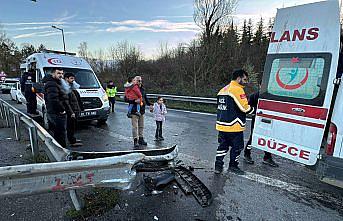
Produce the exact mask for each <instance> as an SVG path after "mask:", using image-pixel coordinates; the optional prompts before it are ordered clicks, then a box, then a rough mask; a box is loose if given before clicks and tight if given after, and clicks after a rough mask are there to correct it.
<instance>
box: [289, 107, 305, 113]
mask: <svg viewBox="0 0 343 221" xmlns="http://www.w3.org/2000/svg"><path fill="white" fill-rule="evenodd" d="M292 111H293V112H297V113H305V109H302V108H299V107H296V108H292Z"/></svg>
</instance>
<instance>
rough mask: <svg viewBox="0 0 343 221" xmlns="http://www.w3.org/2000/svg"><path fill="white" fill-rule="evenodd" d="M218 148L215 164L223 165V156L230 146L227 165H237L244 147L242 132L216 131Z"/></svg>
mask: <svg viewBox="0 0 343 221" xmlns="http://www.w3.org/2000/svg"><path fill="white" fill-rule="evenodd" d="M218 143H219V146H218V149H217V155H216V163H215V164H216V166H220V167H223V165H224V161H223V160H224V157H225V156H226V154H227V152H228V151H229V149H230V147H231V150H230V164H229V166H237V165H238V159H239V156H240V154H241V151H242V150H243V148H244V136H243V131H242V132H221V131H219V133H218Z"/></svg>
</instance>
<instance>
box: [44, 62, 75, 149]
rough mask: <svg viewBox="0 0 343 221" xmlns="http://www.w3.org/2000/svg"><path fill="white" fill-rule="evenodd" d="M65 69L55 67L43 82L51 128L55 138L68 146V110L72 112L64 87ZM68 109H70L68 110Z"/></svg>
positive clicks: (62, 144) (63, 145)
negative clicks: (62, 81)
mask: <svg viewBox="0 0 343 221" xmlns="http://www.w3.org/2000/svg"><path fill="white" fill-rule="evenodd" d="M62 77H63V70H62V69H60V68H57V67H56V68H53V69H52V71H51V74H47V75H46V76H45V77H44V78H43V80H42V82H43V83H44V100H45V106H46V110H47V113H48V121H49V129H50V130H51V132H52V133H53V135H52V136H53V137H54V139H55V140H56V141H57V142H58V143H59V144H60V145H61V146H62V147H66V146H67V144H66V132H67V129H66V125H67V111H68V112H69V111H70V112H72V110H71V107H70V105H69V102H68V96H67V95H66V93H64V91H63V89H62V83H61V80H62ZM67 109H68V110H67Z"/></svg>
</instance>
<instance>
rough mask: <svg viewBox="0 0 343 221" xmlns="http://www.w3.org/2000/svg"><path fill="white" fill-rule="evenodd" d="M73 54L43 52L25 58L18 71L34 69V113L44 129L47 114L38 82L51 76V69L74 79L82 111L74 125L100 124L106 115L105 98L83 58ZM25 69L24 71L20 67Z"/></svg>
mask: <svg viewBox="0 0 343 221" xmlns="http://www.w3.org/2000/svg"><path fill="white" fill-rule="evenodd" d="M75 55H76V54H75V53H68V52H59V51H52V50H45V51H43V52H40V53H34V54H32V55H30V56H29V57H27V59H26V60H25V63H23V64H22V65H21V66H20V67H21V69H22V68H25V69H26V71H27V70H29V69H30V67H34V69H35V72H36V84H35V88H36V90H37V93H36V95H37V111H38V112H39V115H40V116H41V117H42V118H43V121H44V126H45V127H46V128H47V127H48V120H47V110H46V106H45V101H44V94H43V93H42V92H43V91H42V88H43V84H42V79H43V78H44V76H45V75H47V74H51V71H52V69H53V68H54V67H59V68H61V69H62V70H63V71H64V73H67V72H70V73H73V74H74V75H75V79H76V80H75V81H76V82H77V83H78V84H79V85H80V88H79V89H78V90H77V91H78V93H79V94H80V97H81V103H82V108H83V111H82V112H81V113H79V116H77V119H78V121H91V120H97V121H98V123H100V124H103V123H105V122H106V121H107V118H108V116H109V113H110V107H109V102H108V97H107V95H106V92H105V90H104V89H103V88H102V86H101V84H100V81H99V80H98V78H97V76H96V74H95V73H94V71H93V70H92V68H91V66H90V65H89V64H88V63H87V61H86V60H84V59H83V58H79V57H75ZM24 66H25V67H24Z"/></svg>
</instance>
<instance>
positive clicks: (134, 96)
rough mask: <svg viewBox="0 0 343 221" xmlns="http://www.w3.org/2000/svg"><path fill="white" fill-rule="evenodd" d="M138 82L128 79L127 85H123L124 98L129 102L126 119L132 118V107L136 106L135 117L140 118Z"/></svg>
mask: <svg viewBox="0 0 343 221" xmlns="http://www.w3.org/2000/svg"><path fill="white" fill-rule="evenodd" d="M137 83H138V82H137V81H136V80H135V78H132V77H129V78H128V81H127V83H126V84H125V85H124V87H125V97H126V99H127V100H128V102H129V106H128V111H127V117H129V118H131V117H132V110H133V107H134V106H136V110H137V111H136V113H135V114H136V115H138V116H140V110H141V105H142V101H143V99H142V93H141V91H140V89H139V86H138V84H137Z"/></svg>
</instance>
